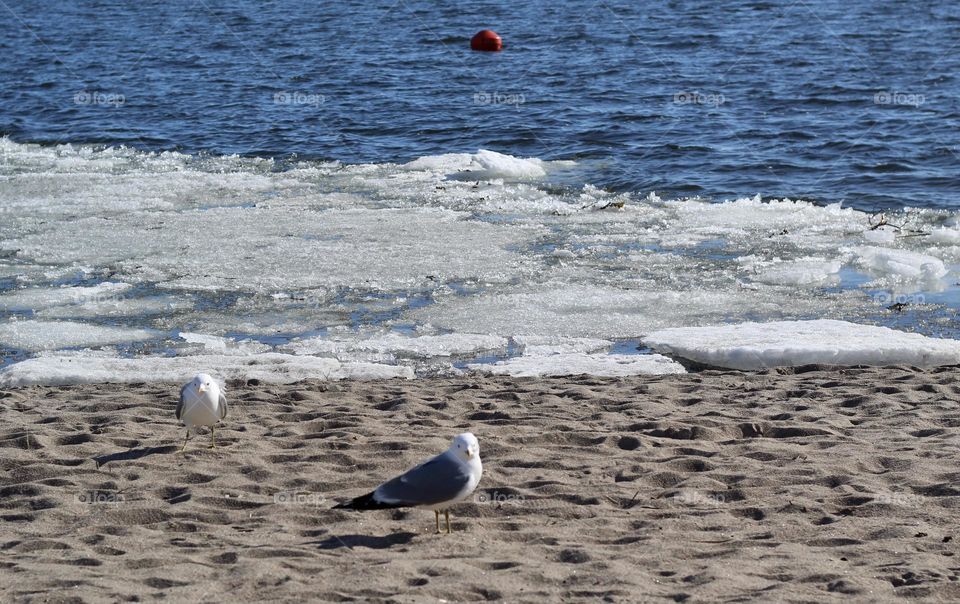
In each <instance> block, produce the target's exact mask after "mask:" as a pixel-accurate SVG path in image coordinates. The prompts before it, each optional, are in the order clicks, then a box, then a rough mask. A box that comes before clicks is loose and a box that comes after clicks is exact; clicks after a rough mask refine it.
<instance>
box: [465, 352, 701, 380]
mask: <svg viewBox="0 0 960 604" xmlns="http://www.w3.org/2000/svg"><path fill="white" fill-rule="evenodd" d="M467 368H468V369H470V370H473V371H478V372H480V373H489V374H494V375H511V376H514V377H538V376H543V377H552V376H563V375H579V374H583V373H586V374H589V375H600V376H625V375H657V374H665V373H686V370H685V369H684V368H683V366H682V365H680V364H679V363H676V362H674V361H672V360H670V359H668V358H667V357H665V356H662V355H659V354H642V355H636V354H584V353H580V352H574V353H561V354H553V355H541V354H536V355H524V356H519V357H513V358H510V359H506V360H503V361H498V362H496V363H490V364H472V365H467Z"/></svg>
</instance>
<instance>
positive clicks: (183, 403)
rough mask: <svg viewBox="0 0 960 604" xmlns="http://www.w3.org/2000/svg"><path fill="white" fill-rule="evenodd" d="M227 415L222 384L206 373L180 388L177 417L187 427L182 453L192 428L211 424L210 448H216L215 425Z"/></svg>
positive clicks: (181, 448) (200, 374)
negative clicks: (221, 388)
mask: <svg viewBox="0 0 960 604" xmlns="http://www.w3.org/2000/svg"><path fill="white" fill-rule="evenodd" d="M226 416H227V399H226V398H225V397H224V396H223V392H222V391H221V390H220V385H219V384H217V382H216V381H214V379H213V378H212V377H210V376H209V375H207V374H206V373H198V374H197V376H196V377H195V378H193V380H191V381H190V382H189V383H187V384H184V386H183V388H181V389H180V402H179V403H177V419H179V420H180V421H182V422H183V424H184V425H185V426H186V427H187V436H186V438H184V439H183V446H182V447H180V452H181V453H182V452H183V450H184V449H186V448H187V440H189V438H190V428H192V427H194V426H210V443H211V444H210V448H211V449H213V448H216V446H217V439H216V436H215V435H214V433H213V426H214V424H216V423H217V422H218V421H220V420H221V419H223V418H225V417H226Z"/></svg>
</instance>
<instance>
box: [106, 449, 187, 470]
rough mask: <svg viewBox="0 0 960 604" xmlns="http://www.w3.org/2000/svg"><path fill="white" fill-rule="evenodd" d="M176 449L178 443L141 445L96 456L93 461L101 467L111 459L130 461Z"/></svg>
mask: <svg viewBox="0 0 960 604" xmlns="http://www.w3.org/2000/svg"><path fill="white" fill-rule="evenodd" d="M176 450H177V446H176V445H164V446H162V447H141V448H139V449H128V450H126V451H120V452H119V453H111V454H109V455H99V456H97V457H94V458H93V461H95V462H97V467H98V468H99V467H101V466H105V465H107V464H108V463H110V462H111V461H130V460H133V459H140V458H141V457H146V456H148V455H158V454H162V453H173V452H174V451H176Z"/></svg>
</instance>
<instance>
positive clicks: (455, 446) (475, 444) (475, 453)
mask: <svg viewBox="0 0 960 604" xmlns="http://www.w3.org/2000/svg"><path fill="white" fill-rule="evenodd" d="M450 450H451V451H453V452H454V453H456V455H457V456H458V457H461V458H463V459H473V458H474V457H476V458H479V457H480V441H478V440H477V437H476V436H474V435H473V434H471V433H469V432H464V433H463V434H458V435H457V436H456V438H454V439H453V443H452V444H451V445H450Z"/></svg>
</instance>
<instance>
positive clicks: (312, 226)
mask: <svg viewBox="0 0 960 604" xmlns="http://www.w3.org/2000/svg"><path fill="white" fill-rule="evenodd" d="M534 234H535V230H531V229H516V228H508V227H502V226H496V225H492V224H487V223H482V222H476V221H471V220H468V216H467V215H465V214H462V213H458V212H451V211H448V210H434V209H421V210H379V211H373V210H363V209H360V210H328V211H323V212H313V211H302V210H297V209H292V210H284V209H273V210H261V209H257V208H247V209H243V208H217V209H211V210H207V211H196V210H193V211H185V212H180V213H176V214H171V213H160V214H134V215H130V216H122V217H117V218H114V219H111V220H105V219H103V218H99V217H93V218H85V219H78V220H74V221H71V222H69V223H64V224H60V225H58V227H57V228H56V229H52V230H46V231H42V232H39V233H30V234H26V235H24V236H23V237H21V238H19V239H16V240H14V241H12V242H11V245H13V246H15V247H17V248H19V249H20V252H19V256H20V257H24V258H30V259H33V260H36V261H39V262H45V263H63V264H68V263H85V264H95V265H99V266H108V267H110V268H111V269H112V270H114V271H116V272H117V273H119V274H122V275H123V277H124V279H125V280H126V281H152V282H159V285H160V286H161V287H167V288H174V289H192V290H207V291H236V290H240V291H260V292H269V293H275V292H276V291H277V290H285V289H295V288H303V289H307V288H318V287H344V286H365V287H367V288H370V289H374V290H378V289H400V288H408V287H414V286H418V285H422V284H424V283H430V282H434V281H438V282H443V281H447V280H451V279H467V278H474V279H483V280H487V281H502V280H507V279H509V278H511V277H514V276H516V275H517V274H518V273H520V272H521V270H522V269H523V266H524V258H523V257H521V256H519V255H518V254H516V253H515V252H511V251H508V250H507V249H506V248H508V247H511V246H515V245H517V244H519V243H520V242H523V241H525V240H526V239H527V238H528V237H530V236H531V235H534ZM93 242H95V243H93Z"/></svg>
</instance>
